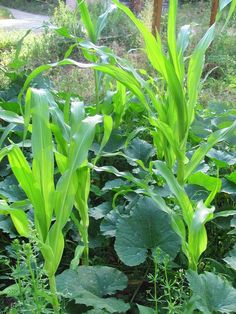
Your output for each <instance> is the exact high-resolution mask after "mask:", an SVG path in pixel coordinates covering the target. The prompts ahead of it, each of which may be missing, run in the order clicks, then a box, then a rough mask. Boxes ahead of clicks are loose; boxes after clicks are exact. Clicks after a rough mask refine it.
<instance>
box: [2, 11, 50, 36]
mask: <svg viewBox="0 0 236 314" xmlns="http://www.w3.org/2000/svg"><path fill="white" fill-rule="evenodd" d="M7 9H8V10H9V11H11V13H12V15H13V16H14V19H3V20H0V30H6V31H12V30H13V31H17V30H26V29H32V30H34V31H39V30H40V27H42V26H43V24H44V23H45V22H47V21H49V16H46V15H38V14H32V13H27V12H23V11H19V10H16V9H10V8H7Z"/></svg>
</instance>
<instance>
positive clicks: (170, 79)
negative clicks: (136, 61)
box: [67, 0, 236, 270]
mask: <svg viewBox="0 0 236 314" xmlns="http://www.w3.org/2000/svg"><path fill="white" fill-rule="evenodd" d="M113 2H114V3H115V4H116V5H117V6H118V7H119V8H120V9H121V10H123V11H124V12H125V13H126V14H127V16H128V17H129V18H130V19H131V20H132V21H133V22H134V24H135V25H136V26H137V28H138V29H139V31H140V33H141V34H142V36H143V39H144V42H145V51H146V55H147V57H148V59H149V61H150V63H151V65H152V66H153V68H154V70H155V71H156V72H157V75H158V84H156V83H155V80H154V79H150V78H149V79H147V80H145V79H144V78H143V77H142V76H141V75H140V74H139V72H138V71H136V70H135V69H133V68H132V67H131V66H130V65H129V64H127V63H125V62H123V60H120V59H119V58H116V57H114V56H113V55H111V54H109V55H108V57H110V60H111V59H112V61H110V63H107V64H104V63H103V64H98V65H91V67H93V68H94V69H95V70H99V71H102V72H104V73H107V74H109V75H110V76H112V77H113V78H114V79H116V80H117V81H119V82H120V83H121V84H123V85H124V86H126V88H127V89H128V90H129V91H130V92H131V93H133V94H134V95H135V96H136V97H137V98H138V99H139V101H140V102H141V103H142V104H143V106H144V108H145V109H146V112H147V118H148V120H149V123H150V130H151V135H152V138H153V142H154V144H155V146H156V150H157V156H158V157H159V159H164V160H165V162H166V165H165V164H164V163H162V162H157V163H155V164H154V168H153V169H152V170H151V171H154V172H155V171H156V170H155V168H156V169H157V170H158V171H159V172H160V174H161V175H162V176H163V177H164V178H165V179H166V181H167V184H168V185H169V187H170V189H171V191H172V193H173V194H174V195H175V197H176V199H177V202H178V204H179V206H180V207H181V210H182V214H181V215H179V214H176V213H173V211H170V210H169V209H167V207H166V206H164V205H163V204H164V203H163V201H161V200H160V197H159V196H157V195H153V193H151V196H152V197H153V198H154V199H155V200H156V201H157V202H159V204H160V206H162V207H163V206H164V207H163V210H165V211H167V212H169V213H170V214H171V216H172V222H173V228H174V229H175V231H176V232H177V233H178V234H179V236H180V237H181V239H182V248H183V251H184V253H185V254H186V256H187V258H188V260H189V267H190V268H192V269H194V270H196V269H197V264H198V260H199V258H200V256H201V254H202V253H203V252H204V251H205V249H206V246H207V234H206V229H205V223H206V222H207V221H209V220H211V219H212V218H213V211H214V208H212V207H211V206H210V205H211V202H212V201H213V199H214V197H215V195H216V193H217V192H219V189H220V187H219V186H216V187H215V189H214V190H213V191H212V192H211V193H210V195H209V197H208V198H207V200H206V201H205V203H204V204H203V203H199V204H198V205H197V206H195V205H194V204H192V202H191V201H190V199H189V197H188V195H187V193H186V192H185V190H184V184H185V183H186V182H188V179H189V177H190V176H191V174H193V172H194V171H195V169H196V168H197V166H198V165H199V164H200V162H201V161H202V160H203V159H204V157H205V155H206V154H207V152H208V151H209V150H210V149H211V148H212V147H213V146H214V145H216V144H217V143H218V142H220V141H223V140H225V139H226V138H227V136H228V135H229V134H230V133H231V132H233V131H234V130H235V128H236V122H234V123H233V124H232V125H230V126H229V127H227V128H224V129H220V130H218V131H216V132H214V133H212V134H211V135H210V136H209V138H208V139H207V141H206V142H204V143H201V144H200V146H199V147H198V148H197V149H196V150H195V151H194V153H193V155H192V157H191V158H190V159H188V157H187V140H188V134H189V131H190V128H191V125H192V122H193V121H194V118H195V106H196V103H197V100H198V94H199V91H200V88H201V75H202V70H203V66H204V59H205V53H206V50H207V48H208V47H209V46H210V44H211V42H212V40H213V38H214V33H215V24H213V25H212V26H211V27H210V28H209V29H208V30H207V32H206V33H205V35H204V36H203V38H202V39H201V40H200V42H199V43H198V44H197V46H196V48H195V49H194V51H193V53H192V55H191V56H190V57H189V60H188V64H186V58H185V57H184V53H185V51H186V49H187V47H188V44H189V39H190V28H189V27H188V26H184V27H182V28H181V30H180V32H179V35H178V37H177V38H176V15H177V5H178V1H171V2H170V4H169V16H168V31H167V32H168V34H167V42H168V52H167V53H165V52H164V51H163V45H162V41H161V38H160V36H159V34H157V35H156V37H154V36H153V35H152V34H151V33H150V31H149V30H148V29H147V28H146V27H145V26H144V25H143V24H142V22H141V21H139V20H138V19H137V18H136V17H135V16H134V14H133V13H132V12H131V11H130V10H129V9H128V8H127V7H126V6H124V5H122V4H120V3H119V2H118V1H117V0H114V1H113ZM233 6H234V3H233V2H232V5H231V9H232V8H233ZM222 8H223V7H222ZM231 9H230V13H229V14H231ZM93 48H94V50H95V51H96V52H98V53H99V54H102V53H104V50H103V51H101V49H100V48H99V47H93ZM114 60H115V63H116V65H114ZM67 62H72V61H67ZM186 68H187V72H186ZM175 164H177V173H176V177H175V175H174V174H175V170H174V166H175ZM115 173H116V171H115ZM127 178H128V179H129V180H130V175H128V176H127ZM131 180H133V179H131ZM134 181H135V182H137V180H134ZM138 185H139V186H142V184H140V183H138ZM144 190H145V191H146V193H150V191H149V190H148V187H144ZM147 191H148V192H147ZM186 226H187V232H186V230H185V229H186Z"/></svg>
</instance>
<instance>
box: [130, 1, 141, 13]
mask: <svg viewBox="0 0 236 314" xmlns="http://www.w3.org/2000/svg"><path fill="white" fill-rule="evenodd" d="M142 2H143V0H131V3H130V8H131V10H132V11H133V12H134V13H135V14H139V13H140V12H141V10H142Z"/></svg>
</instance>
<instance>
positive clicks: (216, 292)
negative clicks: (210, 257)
mask: <svg viewBox="0 0 236 314" xmlns="http://www.w3.org/2000/svg"><path fill="white" fill-rule="evenodd" d="M187 279H188V281H189V284H190V288H191V290H192V292H193V297H192V298H193V300H194V303H195V307H196V308H197V309H198V310H200V311H202V312H203V313H204V314H212V313H214V312H220V313H235V308H236V289H234V288H233V287H232V285H231V284H230V283H229V282H228V281H226V280H225V279H222V278H221V277H220V276H217V275H215V274H213V273H209V272H204V273H203V274H201V275H198V274H197V273H195V272H193V271H190V272H188V274H187Z"/></svg>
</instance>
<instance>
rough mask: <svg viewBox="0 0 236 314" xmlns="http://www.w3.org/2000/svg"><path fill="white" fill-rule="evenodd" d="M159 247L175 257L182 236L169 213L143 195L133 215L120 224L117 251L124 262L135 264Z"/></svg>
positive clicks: (118, 224) (141, 261) (121, 220)
mask: <svg viewBox="0 0 236 314" xmlns="http://www.w3.org/2000/svg"><path fill="white" fill-rule="evenodd" d="M157 247H160V248H161V249H162V250H163V251H164V252H165V253H167V254H169V255H170V256H171V257H173V258H174V257H175V256H176V254H177V252H178V250H179V247H180V238H179V237H178V236H177V234H176V233H175V232H174V231H172V228H171V222H170V218H169V215H168V214H166V213H165V212H163V211H162V210H161V209H160V208H159V207H158V206H157V204H156V203H155V202H154V201H153V200H152V199H151V198H148V197H144V198H140V200H139V201H138V202H137V204H136V206H135V208H134V210H133V212H132V214H131V215H130V216H129V217H124V218H121V219H120V220H119V221H118V223H117V231H116V241H115V250H116V252H117V254H118V256H119V258H120V259H121V260H122V262H123V263H124V264H126V265H128V266H135V265H139V264H141V263H143V262H144V261H145V259H146V257H147V253H148V250H151V249H155V248H157Z"/></svg>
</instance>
